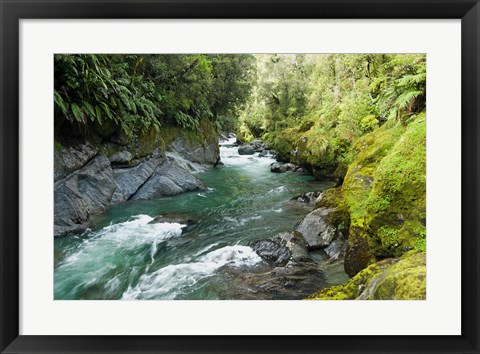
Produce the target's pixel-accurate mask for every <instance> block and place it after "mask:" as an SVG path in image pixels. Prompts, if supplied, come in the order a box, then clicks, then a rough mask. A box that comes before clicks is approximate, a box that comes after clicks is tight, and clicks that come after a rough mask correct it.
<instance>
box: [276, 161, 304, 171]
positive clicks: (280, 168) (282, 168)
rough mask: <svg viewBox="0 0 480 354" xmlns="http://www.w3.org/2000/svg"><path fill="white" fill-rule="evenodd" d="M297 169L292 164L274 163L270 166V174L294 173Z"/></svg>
mask: <svg viewBox="0 0 480 354" xmlns="http://www.w3.org/2000/svg"><path fill="white" fill-rule="evenodd" d="M298 169H299V167H298V166H297V165H295V164H293V163H290V162H287V163H283V162H274V163H272V164H271V165H270V171H271V172H276V173H282V172H288V171H290V172H295V171H297V170H298Z"/></svg>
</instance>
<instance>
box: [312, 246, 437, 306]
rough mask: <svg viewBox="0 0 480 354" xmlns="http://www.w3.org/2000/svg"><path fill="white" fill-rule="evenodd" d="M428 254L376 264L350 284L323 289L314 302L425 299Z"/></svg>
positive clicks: (315, 295) (314, 298) (409, 255)
mask: <svg viewBox="0 0 480 354" xmlns="http://www.w3.org/2000/svg"><path fill="white" fill-rule="evenodd" d="M426 271H427V268H426V254H425V252H422V253H414V254H412V253H409V254H406V255H405V256H404V257H402V258H390V259H385V260H383V261H380V262H378V263H375V264H372V265H370V266H369V267H367V268H365V269H364V270H362V271H361V272H359V273H358V274H357V275H356V276H355V277H353V278H352V279H350V280H349V281H348V282H347V283H345V284H342V285H336V286H333V287H329V288H326V289H322V290H320V291H318V292H316V293H315V294H312V295H311V296H309V297H308V298H307V299H310V300H355V299H356V300H424V299H426V296H427V294H426V293H427V292H426V286H427V284H426Z"/></svg>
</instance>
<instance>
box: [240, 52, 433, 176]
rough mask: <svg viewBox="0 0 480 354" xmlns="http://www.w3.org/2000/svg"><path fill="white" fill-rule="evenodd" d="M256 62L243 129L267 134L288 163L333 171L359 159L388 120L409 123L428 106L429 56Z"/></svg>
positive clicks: (325, 57) (263, 59) (271, 58)
mask: <svg viewBox="0 0 480 354" xmlns="http://www.w3.org/2000/svg"><path fill="white" fill-rule="evenodd" d="M256 57H257V81H256V85H255V86H254V88H253V90H252V95H251V97H250V100H249V101H248V102H247V104H246V105H245V108H244V110H243V111H242V113H241V115H240V121H239V125H240V128H239V130H240V131H241V132H242V134H243V135H244V136H250V135H251V136H254V137H262V136H263V138H264V139H266V140H268V141H269V142H270V143H271V144H272V147H273V148H275V149H277V150H280V151H281V155H282V159H284V160H291V161H293V162H296V163H299V164H302V165H311V166H313V167H314V169H315V168H320V169H324V170H327V171H333V170H335V166H339V165H346V164H348V163H349V162H350V161H351V154H350V151H351V147H352V144H353V142H354V141H355V140H356V139H357V138H359V137H361V136H363V135H364V134H365V133H368V132H371V131H374V130H376V129H378V128H379V127H380V126H382V125H383V124H385V122H386V121H387V120H388V119H390V120H391V123H389V124H393V125H394V124H396V123H397V122H401V123H402V124H403V125H406V124H408V122H410V121H412V120H413V119H414V117H415V115H416V114H418V113H419V112H421V111H422V110H423V109H424V108H425V90H426V65H425V63H426V60H425V56H424V55H399V54H388V55H385V54H327V55H277V54H270V55H258V56H256ZM305 123H307V124H305ZM299 127H302V128H299ZM306 127H308V128H306ZM292 129H297V130H296V134H293V135H292ZM277 137H278V138H277ZM280 137H282V138H285V140H287V141H286V142H285V141H283V140H284V139H282V138H280ZM286 145H288V151H287V148H286V147H287V146H286ZM292 151H293V154H291V152H292ZM343 170H344V169H343ZM338 171H342V169H340V170H338Z"/></svg>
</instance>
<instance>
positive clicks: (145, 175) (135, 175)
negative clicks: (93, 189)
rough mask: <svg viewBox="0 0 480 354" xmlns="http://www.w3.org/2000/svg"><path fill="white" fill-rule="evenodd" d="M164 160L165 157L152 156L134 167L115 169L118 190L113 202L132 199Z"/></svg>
mask: <svg viewBox="0 0 480 354" xmlns="http://www.w3.org/2000/svg"><path fill="white" fill-rule="evenodd" d="M163 161H164V159H163V157H152V158H150V159H148V160H146V161H144V162H142V163H140V164H139V165H137V166H135V167H133V168H120V169H115V170H114V171H113V173H114V176H115V184H116V190H115V193H114V194H113V198H112V204H118V203H123V202H126V201H127V200H128V199H130V197H131V196H132V195H134V194H135V193H136V192H137V190H138V189H139V188H140V187H141V186H142V185H143V184H144V183H145V181H147V180H148V179H149V178H150V177H151V176H152V174H153V173H154V172H155V169H156V168H157V167H158V166H159V165H160V164H161V163H162V162H163Z"/></svg>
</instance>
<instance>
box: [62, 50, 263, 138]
mask: <svg viewBox="0 0 480 354" xmlns="http://www.w3.org/2000/svg"><path fill="white" fill-rule="evenodd" d="M253 62H254V58H253V56H251V55H243V54H241V55H203V54H192V55H103V54H88V55H55V90H54V102H55V109H56V113H57V114H56V119H60V120H62V119H66V120H67V121H69V122H70V123H72V124H74V125H76V126H78V127H79V128H81V130H83V131H85V130H89V129H90V130H93V131H97V130H99V129H100V128H99V127H101V126H103V125H104V124H108V125H109V126H110V125H111V124H113V125H114V126H115V127H117V128H118V129H120V130H121V131H122V133H123V134H124V135H125V136H126V137H127V138H128V139H130V140H133V139H134V138H136V137H138V135H139V134H141V133H142V132H146V131H148V130H151V129H154V130H156V131H159V129H160V127H161V126H162V125H163V124H167V125H171V124H174V125H178V126H180V127H182V128H186V129H192V130H196V129H198V128H199V125H200V121H201V120H202V119H210V120H211V121H217V126H218V127H219V128H220V129H229V130H234V129H235V127H236V124H235V120H234V119H232V117H235V116H236V115H237V113H236V112H237V111H238V109H239V108H240V107H242V105H243V104H244V103H245V101H246V99H247V98H248V97H249V94H250V88H251V84H252V80H251V78H252V75H253V72H254V66H253Z"/></svg>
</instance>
